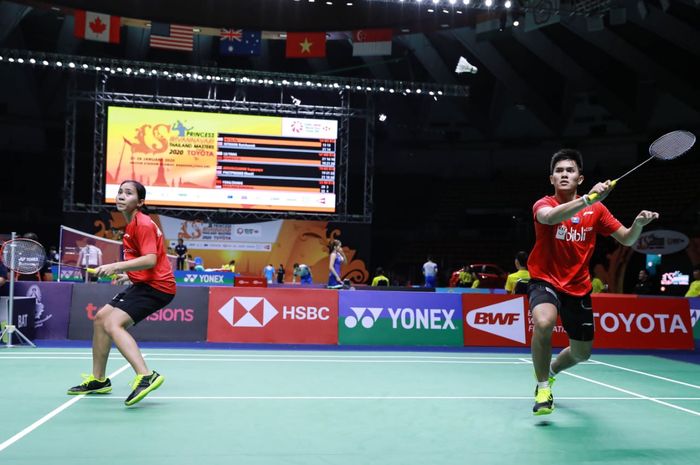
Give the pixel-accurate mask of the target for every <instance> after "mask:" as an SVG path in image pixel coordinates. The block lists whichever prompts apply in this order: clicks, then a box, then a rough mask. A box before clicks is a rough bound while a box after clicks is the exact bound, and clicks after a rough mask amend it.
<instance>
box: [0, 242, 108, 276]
mask: <svg viewBox="0 0 700 465" xmlns="http://www.w3.org/2000/svg"><path fill="white" fill-rule="evenodd" d="M0 259H2V262H3V263H4V264H5V266H6V267H7V268H8V269H10V270H12V271H14V272H17V273H19V274H34V273H37V272H39V270H41V269H42V268H43V267H44V265H45V264H46V263H51V264H54V265H60V266H66V267H73V268H82V269H84V270H87V272H88V273H95V269H94V268H84V267H80V266H78V267H76V266H75V265H67V264H65V263H60V262H56V261H53V260H47V259H46V251H45V250H44V246H43V245H41V244H39V243H38V242H37V241H34V240H31V239H25V238H20V239H13V240H11V241H7V242H5V243H4V244H3V245H2V248H1V249H0ZM111 277H115V276H111Z"/></svg>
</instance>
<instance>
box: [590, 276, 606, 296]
mask: <svg viewBox="0 0 700 465" xmlns="http://www.w3.org/2000/svg"><path fill="white" fill-rule="evenodd" d="M591 289H592V290H591V294H601V293H603V292H606V291H607V290H608V285H607V284H605V283H604V282H603V280H602V279H600V278H599V277H598V276H594V277H593V278H592V279H591Z"/></svg>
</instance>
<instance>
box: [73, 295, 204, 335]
mask: <svg viewBox="0 0 700 465" xmlns="http://www.w3.org/2000/svg"><path fill="white" fill-rule="evenodd" d="M124 289H126V286H112V285H105V284H94V283H86V284H74V285H73V301H72V304H71V308H70V324H69V326H68V338H69V339H92V321H93V320H94V319H95V314H96V313H97V310H99V309H100V308H102V306H103V305H105V304H107V303H109V301H110V300H112V298H113V297H114V296H115V295H116V294H118V293H119V292H121V291H123V290H124ZM208 295H209V288H207V287H199V288H197V287H178V289H177V294H176V295H175V298H174V299H173V300H172V302H170V303H169V304H168V305H167V306H165V307H164V308H162V309H160V310H158V311H157V312H155V313H153V314H151V315H150V316H149V317H148V318H146V319H145V320H143V321H141V322H140V323H139V324H137V325H136V326H133V327H132V328H130V329H129V332H131V334H132V335H133V336H134V337H135V338H136V339H137V340H140V341H189V342H198V341H205V340H206V335H207V298H208Z"/></svg>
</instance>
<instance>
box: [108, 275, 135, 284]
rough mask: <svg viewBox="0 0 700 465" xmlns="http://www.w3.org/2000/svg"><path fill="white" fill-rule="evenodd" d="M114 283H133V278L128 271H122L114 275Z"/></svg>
mask: <svg viewBox="0 0 700 465" xmlns="http://www.w3.org/2000/svg"><path fill="white" fill-rule="evenodd" d="M112 284H131V280H129V276H127V274H126V273H120V274H118V275H116V276H115V277H114V279H113V280H112Z"/></svg>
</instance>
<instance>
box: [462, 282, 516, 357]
mask: <svg viewBox="0 0 700 465" xmlns="http://www.w3.org/2000/svg"><path fill="white" fill-rule="evenodd" d="M526 305H527V298H526V297H524V296H520V295H502V294H462V309H463V311H464V345H465V346H496V347H504V346H506V347H523V346H525V343H526V333H525V326H526V324H527V321H526V319H525V318H526V315H527V311H526Z"/></svg>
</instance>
